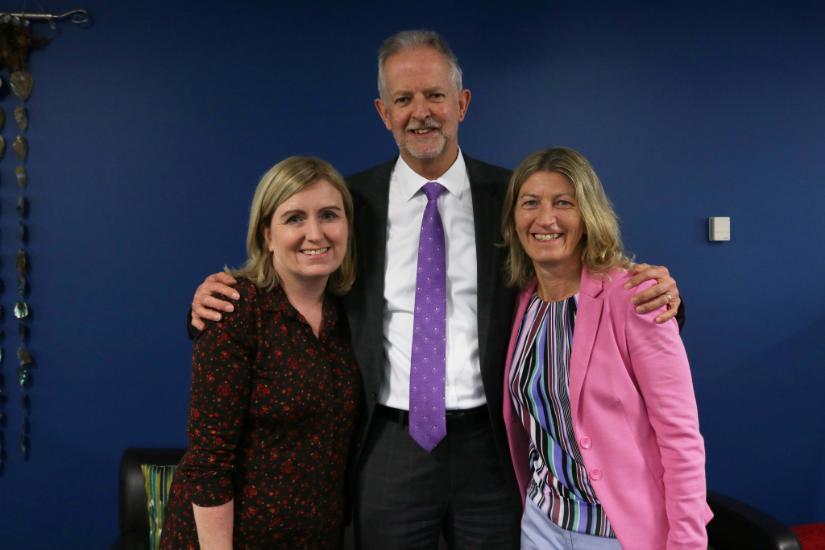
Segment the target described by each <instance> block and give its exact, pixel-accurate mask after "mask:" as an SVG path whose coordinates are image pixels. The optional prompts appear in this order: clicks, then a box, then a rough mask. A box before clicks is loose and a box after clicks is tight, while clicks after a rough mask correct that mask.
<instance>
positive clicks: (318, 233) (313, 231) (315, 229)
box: [306, 218, 324, 241]
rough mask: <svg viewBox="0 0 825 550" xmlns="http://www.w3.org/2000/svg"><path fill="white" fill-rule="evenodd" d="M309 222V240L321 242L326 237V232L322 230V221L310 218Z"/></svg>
mask: <svg viewBox="0 0 825 550" xmlns="http://www.w3.org/2000/svg"><path fill="white" fill-rule="evenodd" d="M307 221H308V223H307V226H306V228H307V239H308V240H310V241H319V240H321V238H323V236H324V231H323V229H321V220H319V219H318V218H310V219H309V220H307Z"/></svg>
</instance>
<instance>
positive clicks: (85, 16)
mask: <svg viewBox="0 0 825 550" xmlns="http://www.w3.org/2000/svg"><path fill="white" fill-rule="evenodd" d="M6 16H8V17H11V18H15V17H16V18H18V19H23V20H25V21H45V22H48V23H54V22H58V21H67V20H68V21H69V22H70V23H74V24H75V25H78V26H85V25H88V24H89V23H91V22H92V16H91V14H89V12H88V11H86V10H84V9H75V10H69V11H67V12H65V13H60V14H54V13H26V12H20V13H3V12H0V18H3V17H6Z"/></svg>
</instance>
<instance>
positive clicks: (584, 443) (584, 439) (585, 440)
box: [579, 436, 591, 449]
mask: <svg viewBox="0 0 825 550" xmlns="http://www.w3.org/2000/svg"><path fill="white" fill-rule="evenodd" d="M579 445H581V448H582V449H589V448H590V445H591V441H590V438H589V437H587V436H584V437H582V439H581V441H579Z"/></svg>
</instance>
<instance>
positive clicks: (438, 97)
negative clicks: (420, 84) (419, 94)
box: [429, 92, 447, 101]
mask: <svg viewBox="0 0 825 550" xmlns="http://www.w3.org/2000/svg"><path fill="white" fill-rule="evenodd" d="M429 97H430V99H431V100H433V101H444V98H446V97H447V94H445V93H444V92H430V95H429Z"/></svg>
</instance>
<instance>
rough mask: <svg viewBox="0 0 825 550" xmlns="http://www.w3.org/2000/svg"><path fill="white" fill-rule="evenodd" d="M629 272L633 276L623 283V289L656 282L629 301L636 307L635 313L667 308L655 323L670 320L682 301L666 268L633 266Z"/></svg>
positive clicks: (648, 265)
mask: <svg viewBox="0 0 825 550" xmlns="http://www.w3.org/2000/svg"><path fill="white" fill-rule="evenodd" d="M630 272H631V274H633V276H632V277H631V278H630V280H629V281H627V283H625V288H633V287H636V286H638V285H640V284H642V283H643V282H645V281H649V280H655V281H656V284H655V285H653V286H652V287H650V288H648V289H647V290H645V291H643V292H639V293H638V294H636V295H635V296H633V298H632V300H631V301H632V302H633V305H635V306H636V311H637V312H639V313H647V312H649V311H653V310H654V309H658V308H660V307H662V306H667V310H666V311H665V312H663V313H662V314H661V315H659V316H658V317H656V322H657V323H664V322H665V321H669V320H670V319H672V318H673V317H674V316H675V315H676V312H677V311H678V310H679V304H680V303H681V302H682V300H681V298H680V297H679V288H678V287H677V286H676V280H675V279H674V278H673V277H671V276H670V272H669V271H668V270H667V268H666V267H664V266H658V265H650V264H634V265H633V267H631V268H630Z"/></svg>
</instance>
